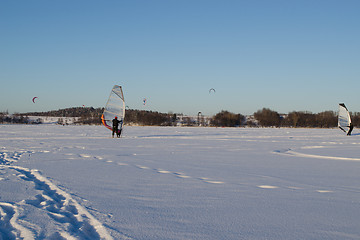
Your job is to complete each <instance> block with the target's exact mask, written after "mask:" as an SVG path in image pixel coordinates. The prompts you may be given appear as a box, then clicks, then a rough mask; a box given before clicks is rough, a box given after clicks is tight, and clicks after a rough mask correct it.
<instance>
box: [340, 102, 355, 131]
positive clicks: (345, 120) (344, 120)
mask: <svg viewBox="0 0 360 240" xmlns="http://www.w3.org/2000/svg"><path fill="white" fill-rule="evenodd" d="M338 127H339V128H340V129H341V130H343V131H344V132H346V133H347V134H348V135H350V134H351V131H352V129H353V124H352V123H351V117H350V114H349V111H348V109H347V108H346V106H345V104H344V103H340V104H339V117H338Z"/></svg>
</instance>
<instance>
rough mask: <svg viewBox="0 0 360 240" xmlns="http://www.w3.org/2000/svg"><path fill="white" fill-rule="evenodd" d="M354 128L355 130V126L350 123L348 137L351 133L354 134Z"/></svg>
mask: <svg viewBox="0 0 360 240" xmlns="http://www.w3.org/2000/svg"><path fill="white" fill-rule="evenodd" d="M353 128H354V125H353V124H352V123H350V126H349V131H348V133H347V135H348V136H350V135H351V132H352V130H353Z"/></svg>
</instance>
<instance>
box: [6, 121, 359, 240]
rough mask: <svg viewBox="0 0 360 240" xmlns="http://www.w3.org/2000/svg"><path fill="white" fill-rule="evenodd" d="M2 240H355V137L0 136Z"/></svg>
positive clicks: (167, 131) (36, 132)
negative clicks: (119, 137)
mask: <svg viewBox="0 0 360 240" xmlns="http://www.w3.org/2000/svg"><path fill="white" fill-rule="evenodd" d="M0 234H1V236H0V239H144V240H149V239H156V240H158V239H164V240H165V239H166V240H168V239H201V240H209V239H276V240H279V239H360V135H358V134H357V132H356V129H355V131H354V135H353V136H345V134H344V133H342V132H341V131H340V130H338V129H261V128H258V129H247V128H175V127H126V128H125V129H124V135H123V138H121V139H116V138H115V139H113V138H111V132H110V131H109V130H107V129H106V128H104V127H102V126H59V125H0Z"/></svg>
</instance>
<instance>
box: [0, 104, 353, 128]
mask: <svg viewBox="0 0 360 240" xmlns="http://www.w3.org/2000/svg"><path fill="white" fill-rule="evenodd" d="M103 111H104V108H93V107H73V108H65V109H59V110H53V111H47V112H29V113H16V114H12V115H9V114H8V113H7V112H0V123H12V124H31V123H33V122H31V121H29V118H28V116H39V117H40V116H46V117H59V118H63V117H77V118H78V120H77V121H76V122H75V123H76V124H95V125H97V124H101V115H102V113H103ZM350 115H351V118H352V122H353V124H354V126H355V127H359V126H360V113H359V112H355V113H350ZM59 121H60V120H59ZM124 122H125V124H127V125H144V126H178V125H181V126H213V127H244V126H248V127H308V128H332V127H337V122H338V114H337V112H334V111H324V112H320V113H311V112H307V111H293V112H290V113H288V114H279V113H278V112H276V111H274V110H271V109H269V108H263V109H261V110H258V111H257V112H254V114H253V115H252V116H251V117H250V116H245V115H242V114H240V113H232V112H229V111H226V110H223V111H221V112H219V113H217V114H215V115H214V116H210V117H205V116H202V115H201V114H200V113H199V115H198V116H196V117H190V116H185V115H183V114H177V113H160V112H154V111H146V110H135V109H126V113H125V121H124ZM36 123H41V121H40V122H39V121H38V122H36ZM59 124H60V122H59Z"/></svg>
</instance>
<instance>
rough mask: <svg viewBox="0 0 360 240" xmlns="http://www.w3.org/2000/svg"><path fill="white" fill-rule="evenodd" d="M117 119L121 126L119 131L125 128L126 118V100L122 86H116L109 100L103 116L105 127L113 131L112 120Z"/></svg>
mask: <svg viewBox="0 0 360 240" xmlns="http://www.w3.org/2000/svg"><path fill="white" fill-rule="evenodd" d="M115 117H117V119H118V120H119V121H121V124H120V126H119V130H121V129H122V127H123V124H122V123H123V122H124V118H125V99H124V94H123V91H122V88H121V86H118V85H115V86H114V87H113V88H112V90H111V93H110V96H109V99H108V101H107V103H106V106H105V109H104V113H103V115H102V116H101V119H102V123H103V124H104V126H105V127H107V128H108V129H110V130H112V120H113V119H114V118H115Z"/></svg>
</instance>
